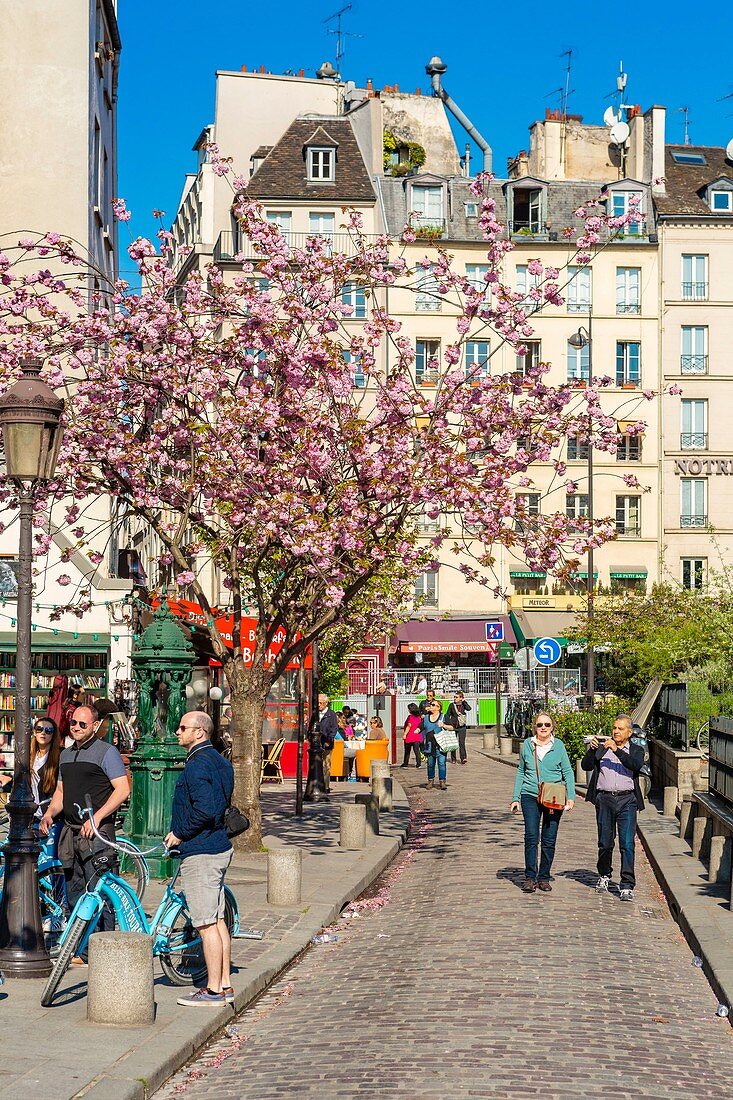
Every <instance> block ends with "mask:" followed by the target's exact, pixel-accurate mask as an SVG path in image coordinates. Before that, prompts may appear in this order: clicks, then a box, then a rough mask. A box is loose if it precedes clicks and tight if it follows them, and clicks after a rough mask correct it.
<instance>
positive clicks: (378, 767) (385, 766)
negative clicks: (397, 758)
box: [370, 760, 392, 779]
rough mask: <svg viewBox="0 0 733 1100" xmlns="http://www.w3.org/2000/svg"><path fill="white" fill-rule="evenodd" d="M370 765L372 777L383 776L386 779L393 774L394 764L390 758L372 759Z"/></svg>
mask: <svg viewBox="0 0 733 1100" xmlns="http://www.w3.org/2000/svg"><path fill="white" fill-rule="evenodd" d="M370 767H371V771H370V778H371V779H374V778H375V776H383V777H384V778H385V779H389V778H390V776H391V775H392V766H391V765H390V763H389V761H388V760H372V762H371V766H370Z"/></svg>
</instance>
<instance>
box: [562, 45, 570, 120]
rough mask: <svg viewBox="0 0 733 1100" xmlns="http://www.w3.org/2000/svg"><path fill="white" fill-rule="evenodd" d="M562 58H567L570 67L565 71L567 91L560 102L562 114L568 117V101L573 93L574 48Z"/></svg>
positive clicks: (568, 50)
mask: <svg viewBox="0 0 733 1100" xmlns="http://www.w3.org/2000/svg"><path fill="white" fill-rule="evenodd" d="M560 57H567V59H568V65H567V68H566V70H565V89H564V91H563V95H562V99H561V100H560V109H561V114H563V115H566V114H567V113H568V100H569V99H570V96H571V95H572V94H573V92H572V91H571V90H570V69H571V67H572V64H573V48H572V46H571V47H570V48H569V49H567V50H565V52H564V53H561V54H560Z"/></svg>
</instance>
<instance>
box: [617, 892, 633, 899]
mask: <svg viewBox="0 0 733 1100" xmlns="http://www.w3.org/2000/svg"><path fill="white" fill-rule="evenodd" d="M619 897H620V898H621V901H633V900H634V891H633V890H629V889H625V890H622V891H621V893H620V895H619Z"/></svg>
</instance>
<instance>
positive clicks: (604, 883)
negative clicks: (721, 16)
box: [596, 875, 611, 891]
mask: <svg viewBox="0 0 733 1100" xmlns="http://www.w3.org/2000/svg"><path fill="white" fill-rule="evenodd" d="M610 885H611V880H610V878H609V877H608V875H601V876H600V878H599V879H598V882H597V883H596V890H606V891H608V888H609V886H610Z"/></svg>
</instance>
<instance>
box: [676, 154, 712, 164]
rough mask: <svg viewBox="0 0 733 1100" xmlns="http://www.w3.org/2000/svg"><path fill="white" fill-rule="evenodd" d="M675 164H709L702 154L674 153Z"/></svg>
mask: <svg viewBox="0 0 733 1100" xmlns="http://www.w3.org/2000/svg"><path fill="white" fill-rule="evenodd" d="M672 160H673V161H674V162H675V164H707V161H706V160H705V157H704V156H703V155H702V153H672Z"/></svg>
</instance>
